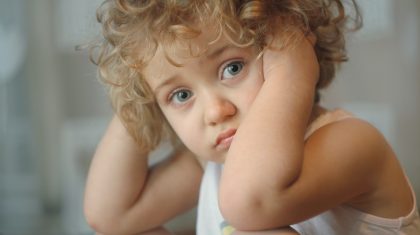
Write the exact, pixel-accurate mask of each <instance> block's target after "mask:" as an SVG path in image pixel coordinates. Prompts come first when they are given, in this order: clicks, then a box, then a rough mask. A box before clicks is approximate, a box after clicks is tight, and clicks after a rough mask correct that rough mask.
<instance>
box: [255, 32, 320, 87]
mask: <svg viewBox="0 0 420 235" xmlns="http://www.w3.org/2000/svg"><path fill="white" fill-rule="evenodd" d="M298 37H299V38H298V39H296V41H295V42H294V43H293V44H291V45H289V46H287V47H284V48H279V46H277V45H276V40H270V44H269V46H268V47H267V49H266V50H265V51H264V54H263V57H262V59H263V76H264V80H270V79H287V80H289V79H293V80H297V79H300V80H302V79H304V80H305V82H307V83H308V84H309V85H311V86H313V87H315V85H316V83H317V82H318V78H319V64H318V60H317V57H316V54H315V50H314V45H315V42H316V38H315V35H313V34H309V35H307V36H305V35H303V34H302V35H298Z"/></svg>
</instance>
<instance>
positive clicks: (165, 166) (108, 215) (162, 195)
mask: <svg viewBox="0 0 420 235" xmlns="http://www.w3.org/2000/svg"><path fill="white" fill-rule="evenodd" d="M147 158H148V153H144V152H142V151H141V150H140V149H139V148H138V147H137V145H136V144H135V142H134V141H133V139H132V138H131V136H130V135H129V134H128V132H127V131H126V129H125V128H124V126H123V125H122V123H121V121H120V120H119V118H118V117H114V119H113V120H112V121H111V123H110V126H109V127H108V130H107V132H106V134H105V136H104V137H103V139H102V141H101V143H100V144H99V147H98V148H97V151H96V153H95V156H94V158H93V161H92V163H91V168H90V171H89V176H88V180H87V186H86V193H85V215H86V217H87V220H88V223H89V224H90V225H91V226H92V227H93V229H95V230H97V232H101V233H105V234H137V233H140V232H143V231H147V230H150V229H152V228H155V227H158V226H160V225H162V224H163V223H165V222H166V221H168V220H169V219H171V218H173V217H175V216H176V215H178V214H180V213H182V212H185V211H187V210H188V209H190V208H192V207H194V205H195V204H196V203H197V199H198V191H199V184H200V179H201V175H202V168H201V166H200V165H199V164H198V163H197V161H196V160H195V158H194V156H193V155H192V154H191V153H190V152H189V151H186V150H180V151H177V152H176V153H174V154H173V156H171V157H170V158H169V159H168V160H166V161H164V162H162V163H160V164H158V165H157V166H155V167H154V168H152V169H148V160H147Z"/></svg>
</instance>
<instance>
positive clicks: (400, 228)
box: [197, 109, 420, 235]
mask: <svg viewBox="0 0 420 235" xmlns="http://www.w3.org/2000/svg"><path fill="white" fill-rule="evenodd" d="M349 117H352V116H351V115H350V114H349V113H347V112H344V111H342V110H340V109H338V110H335V111H332V112H328V113H326V114H323V115H321V116H320V117H318V118H317V119H316V120H315V121H313V122H312V124H311V125H310V126H309V127H308V129H307V131H306V134H305V139H306V138H308V137H309V136H310V135H311V134H312V133H313V132H315V131H316V130H317V129H319V128H320V127H322V126H324V125H327V124H328V123H332V122H337V121H339V120H342V119H345V118H349ZM222 169H223V165H222V164H218V163H214V162H208V163H207V165H206V168H205V172H204V175H203V178H202V182H201V188H200V196H199V202H198V218H197V235H230V234H232V232H233V230H234V229H233V228H232V227H231V226H229V225H228V224H227V223H226V221H225V220H224V218H223V216H222V214H221V213H220V210H219V206H218V190H219V182H220V177H221V174H222ZM410 187H411V186H410ZM411 191H412V195H413V199H414V206H413V209H412V211H411V212H410V214H409V215H407V216H405V217H401V218H397V219H386V218H381V217H378V216H374V215H370V214H367V213H363V212H361V211H358V210H356V209H353V208H351V207H348V206H339V207H336V208H333V209H331V210H328V211H326V212H324V213H322V214H319V215H317V216H315V217H313V218H311V219H308V220H306V221H303V222H301V223H298V224H294V225H291V227H292V228H294V229H295V230H296V231H298V232H299V233H300V234H307V235H317V234H319V235H329V234H331V235H332V234H338V235H345V234H354V235H363V234H381V235H382V234H410V235H411V234H412V235H420V217H419V214H418V211H417V205H416V197H415V195H414V191H413V189H412V188H411Z"/></svg>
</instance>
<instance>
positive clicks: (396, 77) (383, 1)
mask: <svg viewBox="0 0 420 235" xmlns="http://www.w3.org/2000/svg"><path fill="white" fill-rule="evenodd" d="M100 2H101V1H100V0H89V1H87V0H73V1H65V0H37V1H29V0H14V1H8V0H0V234H1V235H26V234H28V235H29V234H31V235H34V234H36V235H37V234H40V235H49V234H51V235H56V234H57V235H58V234H68V235H83V234H93V233H92V231H91V230H90V229H89V228H88V226H87V225H86V223H85V221H84V218H83V214H82V198H83V190H84V182H85V178H86V173H87V169H88V166H89V162H90V160H91V156H92V154H93V152H94V149H95V146H96V144H97V143H98V141H99V138H100V136H101V135H102V133H103V132H104V130H105V127H106V125H107V122H108V121H109V120H110V118H111V116H112V110H111V108H110V104H109V102H108V99H107V96H106V93H105V90H104V88H103V87H102V86H101V84H100V83H99V82H98V80H97V78H96V71H95V67H94V66H93V65H92V64H91V63H90V62H89V59H88V55H87V52H86V51H82V52H80V51H75V49H74V48H75V45H78V44H83V43H87V42H89V41H90V40H92V39H94V38H95V37H96V36H97V35H99V25H98V24H97V23H96V20H95V9H96V8H97V6H98V5H99V4H100ZM359 2H360V4H361V5H360V6H361V8H362V10H363V12H365V13H364V19H365V26H364V28H363V29H362V30H361V31H359V32H357V33H355V34H352V35H351V36H350V37H349V43H348V50H349V56H350V61H349V62H348V63H346V64H344V65H343V66H342V69H341V71H340V72H339V74H338V76H337V79H336V81H335V82H334V83H333V85H332V86H331V87H330V88H329V89H328V90H326V91H325V92H323V103H324V104H325V105H326V106H327V107H329V108H334V107H338V106H342V107H345V108H347V109H348V110H350V111H352V112H354V113H356V114H357V115H359V116H361V117H363V118H365V119H367V120H369V121H370V122H372V123H373V124H374V125H375V126H377V127H378V128H379V129H380V130H382V132H383V133H384V134H385V136H386V138H387V139H388V140H389V141H390V143H391V144H392V145H393V147H394V148H395V151H396V152H397V154H398V155H399V159H400V161H401V164H402V165H403V167H404V168H405V170H406V172H407V175H408V177H409V178H410V179H411V182H412V184H413V187H414V189H415V191H416V193H417V201H420V197H419V196H420V173H419V170H420V154H419V153H420V104H419V101H420V1H418V0H405V1H393V0H369V1H359ZM194 220H195V218H194V211H192V212H190V213H188V214H186V215H185V216H183V217H181V218H179V219H177V220H175V221H173V222H171V223H170V224H169V227H170V228H172V229H174V230H184V229H185V228H188V227H192V226H194V223H195V221H194Z"/></svg>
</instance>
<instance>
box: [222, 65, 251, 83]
mask: <svg viewBox="0 0 420 235" xmlns="http://www.w3.org/2000/svg"><path fill="white" fill-rule="evenodd" d="M235 64H240V70H239V71H238V72H237V74H234V75H231V76H232V77H230V78H227V79H228V80H229V79H233V78H235V77H236V76H237V75H238V74H241V73H242V70H243V69H244V67H245V65H246V63H245V61H243V60H231V61H229V62H228V63H226V65H225V66H223V67H222V69H221V71H220V75H219V77H220V78H221V79H222V80H225V79H223V78H224V77H225V75H224V73H225V71H227V69H228V68H229V66H232V65H235Z"/></svg>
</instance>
